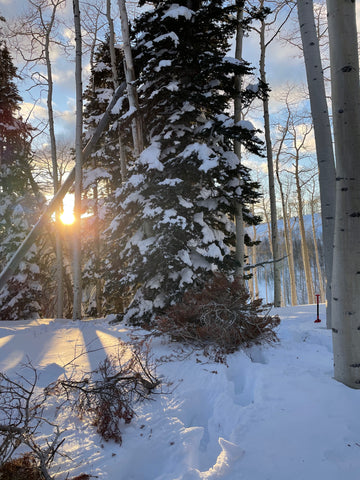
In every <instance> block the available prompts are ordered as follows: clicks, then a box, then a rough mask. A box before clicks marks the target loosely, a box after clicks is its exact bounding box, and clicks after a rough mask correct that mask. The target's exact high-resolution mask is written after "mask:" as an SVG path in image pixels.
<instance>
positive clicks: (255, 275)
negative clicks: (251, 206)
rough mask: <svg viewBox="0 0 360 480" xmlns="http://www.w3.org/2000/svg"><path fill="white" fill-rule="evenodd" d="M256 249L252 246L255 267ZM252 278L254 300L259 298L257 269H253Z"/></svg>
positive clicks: (254, 229) (254, 232)
mask: <svg viewBox="0 0 360 480" xmlns="http://www.w3.org/2000/svg"><path fill="white" fill-rule="evenodd" d="M253 213H254V212H253ZM253 240H254V241H256V227H255V225H253ZM256 247H257V246H256V244H255V245H253V247H252V261H253V264H254V265H256V263H257V250H256ZM253 277H254V293H255V298H259V282H258V276H257V267H254V269H253Z"/></svg>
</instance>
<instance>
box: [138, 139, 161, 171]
mask: <svg viewBox="0 0 360 480" xmlns="http://www.w3.org/2000/svg"><path fill="white" fill-rule="evenodd" d="M160 153H161V150H160V144H159V143H158V142H154V143H152V144H151V145H150V146H149V147H147V148H146V149H145V150H143V151H142V152H141V155H140V157H139V163H140V164H141V165H145V166H146V167H147V169H148V170H159V171H160V172H162V171H163V170H164V165H163V164H162V163H161V162H160V160H159V158H160Z"/></svg>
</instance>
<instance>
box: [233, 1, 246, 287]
mask: <svg viewBox="0 0 360 480" xmlns="http://www.w3.org/2000/svg"><path fill="white" fill-rule="evenodd" d="M243 16H244V10H243V2H242V1H239V0H238V1H237V30H236V44H235V58H236V59H238V60H241V59H242V49H243V37H244V30H243V28H242V21H243ZM241 86H242V78H241V76H240V75H236V76H235V89H236V97H235V101H234V122H235V123H237V122H239V121H240V120H241V109H242V105H241V95H240V93H241ZM234 152H235V154H236V155H237V156H238V158H239V161H240V163H241V143H240V142H238V141H235V142H234ZM235 209H236V214H235V228H236V250H235V259H236V264H237V267H236V276H237V277H238V278H239V279H240V280H241V281H242V282H243V279H244V259H245V251H244V247H245V226H244V218H243V209H242V205H241V204H240V203H237V204H236V206H235Z"/></svg>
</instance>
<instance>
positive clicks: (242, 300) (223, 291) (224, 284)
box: [155, 274, 280, 359]
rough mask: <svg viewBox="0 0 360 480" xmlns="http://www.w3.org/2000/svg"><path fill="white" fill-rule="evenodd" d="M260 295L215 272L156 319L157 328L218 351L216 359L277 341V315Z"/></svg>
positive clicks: (180, 339) (179, 339)
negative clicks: (204, 283) (254, 296)
mask: <svg viewBox="0 0 360 480" xmlns="http://www.w3.org/2000/svg"><path fill="white" fill-rule="evenodd" d="M269 312H270V306H269V305H263V303H262V300H261V299H257V300H253V301H252V300H251V299H250V295H249V293H248V292H247V291H246V290H245V288H244V287H243V286H242V285H241V283H240V282H239V280H238V279H234V280H229V279H228V278H227V277H226V276H225V275H222V274H215V275H214V276H213V278H212V279H211V280H210V281H209V283H208V284H207V285H206V286H205V287H204V288H203V289H202V290H200V291H188V292H187V293H186V294H185V295H184V297H183V299H182V301H181V303H178V304H176V305H172V306H171V307H170V308H169V309H168V310H167V311H166V313H165V314H164V315H162V316H160V317H158V318H157V319H156V327H155V328H156V330H157V331H158V332H160V333H165V334H168V335H170V337H171V338H172V339H173V340H176V341H180V342H185V343H189V342H190V343H192V344H195V345H198V346H201V347H202V348H204V350H205V353H208V352H209V351H210V350H212V351H213V353H214V352H215V359H216V357H218V359H221V358H223V357H222V356H223V355H224V354H228V353H232V352H234V351H236V350H238V349H239V348H240V347H247V346H250V345H252V344H254V343H257V344H264V343H268V344H272V343H275V342H277V341H278V338H277V335H276V332H275V329H276V327H278V325H279V324H280V318H279V317H278V316H277V315H274V316H272V315H270V314H269Z"/></svg>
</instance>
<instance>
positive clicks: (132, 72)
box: [118, 0, 144, 157]
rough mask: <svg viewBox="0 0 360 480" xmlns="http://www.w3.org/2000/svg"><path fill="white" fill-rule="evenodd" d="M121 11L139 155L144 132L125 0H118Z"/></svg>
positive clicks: (135, 148) (128, 86) (130, 103)
mask: <svg viewBox="0 0 360 480" xmlns="http://www.w3.org/2000/svg"><path fill="white" fill-rule="evenodd" d="M118 4H119V11H120V21H121V33H122V39H123V45H124V55H125V64H126V65H125V75H126V83H127V91H128V97H129V105H130V109H131V110H136V111H137V114H136V117H135V118H134V120H133V122H132V133H133V143H134V153H135V157H138V156H139V155H140V153H141V152H142V151H143V149H144V139H143V132H142V122H141V119H140V116H139V101H138V96H137V92H136V88H135V85H134V82H135V80H136V76H135V68H134V62H133V57H132V52H131V45H130V30H129V19H128V15H127V11H126V4H125V0H118Z"/></svg>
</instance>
